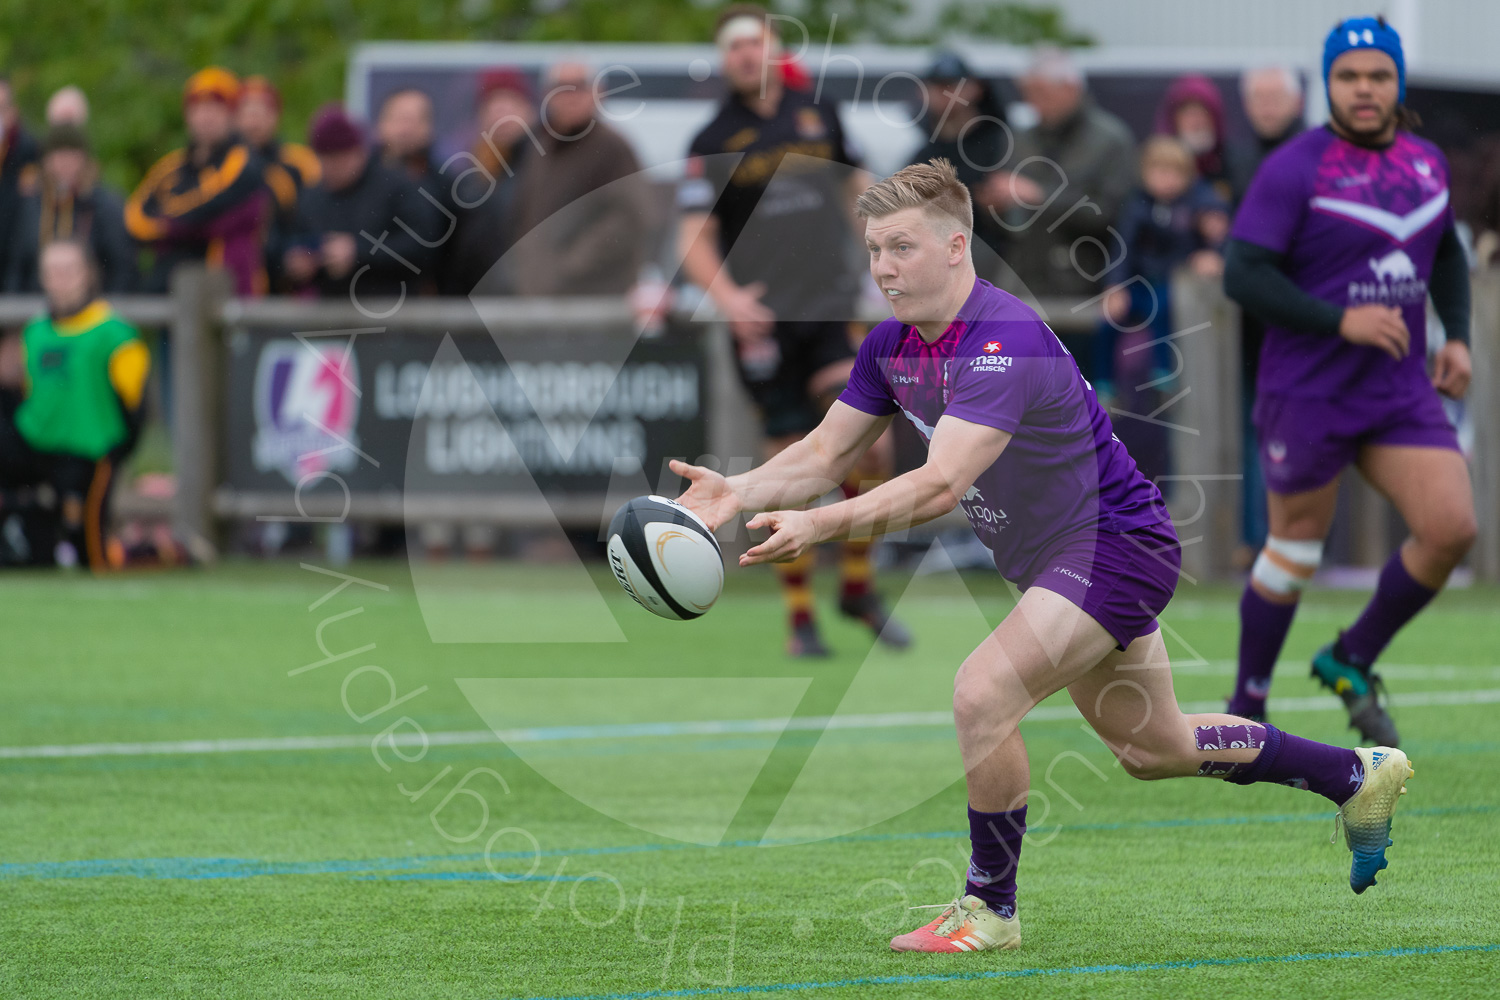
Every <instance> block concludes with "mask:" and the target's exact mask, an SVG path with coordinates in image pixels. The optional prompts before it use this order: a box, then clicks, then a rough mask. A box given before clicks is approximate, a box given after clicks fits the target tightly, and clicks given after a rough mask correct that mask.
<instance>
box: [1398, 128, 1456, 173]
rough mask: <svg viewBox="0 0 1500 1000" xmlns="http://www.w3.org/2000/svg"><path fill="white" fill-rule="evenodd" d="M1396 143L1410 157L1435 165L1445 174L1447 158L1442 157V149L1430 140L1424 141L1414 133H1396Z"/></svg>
mask: <svg viewBox="0 0 1500 1000" xmlns="http://www.w3.org/2000/svg"><path fill="white" fill-rule="evenodd" d="M1396 141H1397V142H1398V143H1399V144H1401V146H1402V147H1403V150H1404V151H1407V152H1409V153H1410V154H1411V155H1412V156H1414V157H1417V158H1420V159H1424V160H1427V161H1430V162H1432V163H1437V164H1439V165H1441V166H1442V168H1443V170H1444V171H1445V172H1446V171H1447V169H1448V157H1446V156H1444V155H1443V151H1442V149H1441V148H1439V147H1438V145H1437V143H1435V142H1433V141H1432V140H1431V139H1424V138H1423V137H1422V136H1420V135H1417V134H1416V133H1415V132H1406V131H1402V132H1398V133H1396Z"/></svg>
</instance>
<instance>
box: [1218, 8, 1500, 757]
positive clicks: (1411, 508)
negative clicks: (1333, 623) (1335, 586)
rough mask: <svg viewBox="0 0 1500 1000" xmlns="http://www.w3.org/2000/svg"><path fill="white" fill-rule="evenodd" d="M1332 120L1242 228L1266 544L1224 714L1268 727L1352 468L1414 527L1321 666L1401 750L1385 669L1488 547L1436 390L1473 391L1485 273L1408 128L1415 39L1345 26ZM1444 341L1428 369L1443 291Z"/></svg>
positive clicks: (1289, 160) (1237, 259)
mask: <svg viewBox="0 0 1500 1000" xmlns="http://www.w3.org/2000/svg"><path fill="white" fill-rule="evenodd" d="M1323 74H1324V77H1325V81H1326V85H1327V88H1328V105H1329V112H1330V115H1331V119H1332V120H1331V121H1330V122H1329V123H1328V125H1327V126H1326V127H1324V128H1320V129H1313V130H1311V131H1308V132H1304V133H1302V134H1301V135H1300V136H1297V137H1296V138H1295V139H1291V140H1289V141H1288V142H1287V143H1286V144H1285V145H1283V146H1282V147H1280V148H1279V149H1278V150H1277V151H1276V152H1274V153H1272V154H1271V155H1270V156H1269V157H1267V159H1266V161H1265V162H1264V163H1263V164H1262V165H1261V167H1260V171H1259V172H1258V173H1257V174H1256V176H1255V179H1254V181H1253V182H1252V183H1251V185H1250V189H1249V191H1248V192H1247V193H1246V195H1245V200H1244V202H1243V203H1242V204H1241V206H1240V210H1239V215H1238V216H1237V217H1236V220H1235V224H1234V229H1233V231H1232V233H1231V241H1230V244H1229V249H1228V255H1227V262H1226V269H1225V274H1224V286H1225V290H1226V291H1227V292H1228V294H1229V295H1230V296H1231V297H1233V298H1234V299H1236V300H1238V301H1239V302H1240V304H1241V305H1242V306H1244V308H1245V309H1247V310H1249V311H1250V312H1252V313H1254V314H1256V315H1257V316H1259V317H1260V318H1261V319H1262V320H1264V321H1265V323H1266V337H1265V343H1264V346H1263V348H1262V350H1261V362H1260V374H1259V377H1258V379H1257V385H1256V401H1255V408H1254V411H1253V417H1254V421H1255V427H1256V431H1257V433H1258V436H1259V440H1260V462H1261V468H1262V469H1263V470H1264V471H1265V478H1266V487H1267V491H1268V500H1269V503H1268V506H1269V511H1270V522H1271V523H1270V535H1269V537H1268V538H1267V539H1266V545H1265V548H1264V549H1263V550H1262V551H1261V553H1260V556H1259V557H1258V558H1257V559H1256V561H1255V565H1254V567H1253V568H1252V570H1251V573H1250V582H1249V584H1248V585H1247V586H1246V588H1245V594H1244V597H1243V598H1242V600H1241V602H1240V650H1239V678H1238V680H1237V682H1236V684H1235V691H1234V694H1233V696H1232V697H1231V698H1230V700H1229V706H1228V711H1230V712H1231V713H1234V714H1236V715H1243V716H1246V717H1248V718H1253V719H1264V718H1265V717H1266V701H1265V699H1266V694H1267V692H1268V691H1269V689H1270V684H1271V671H1272V668H1273V667H1274V666H1275V665H1276V658H1277V656H1278V655H1279V654H1280V653H1281V647H1282V643H1283V642H1284V641H1285V639H1286V634H1287V631H1288V629H1290V628H1291V624H1292V616H1293V614H1295V612H1296V609H1297V598H1298V597H1299V595H1300V593H1301V590H1302V588H1303V586H1305V585H1306V583H1307V581H1308V580H1309V579H1310V578H1311V577H1312V575H1313V573H1314V572H1315V571H1316V570H1317V568H1318V564H1319V562H1320V561H1321V559H1322V555H1323V540H1324V539H1325V538H1326V537H1327V535H1328V530H1329V527H1330V526H1331V524H1332V521H1333V515H1334V506H1335V503H1336V501H1337V498H1338V482H1337V477H1338V475H1339V473H1340V472H1341V471H1343V469H1344V468H1345V467H1346V466H1348V465H1350V464H1353V465H1355V466H1356V467H1357V468H1358V469H1359V471H1360V472H1361V473H1362V474H1363V475H1364V477H1365V479H1367V480H1368V481H1369V482H1370V484H1371V485H1373V486H1374V487H1375V488H1376V489H1377V490H1379V491H1380V492H1381V493H1383V494H1384V495H1385V496H1386V497H1387V498H1389V499H1390V501H1391V502H1392V503H1393V504H1395V506H1396V509H1397V510H1399V511H1400V512H1401V516H1402V517H1403V518H1405V519H1406V524H1407V527H1408V529H1409V530H1410V532H1411V537H1410V538H1408V539H1407V540H1406V542H1405V543H1404V544H1402V546H1401V547H1400V549H1399V550H1398V551H1397V552H1396V553H1395V554H1394V555H1392V556H1391V558H1390V561H1389V562H1387V563H1386V564H1385V568H1384V569H1382V570H1381V573H1380V579H1379V583H1378V584H1377V585H1376V590H1375V595H1374V597H1372V598H1371V600H1370V603H1369V604H1368V605H1367V606H1366V607H1365V610H1364V612H1363V613H1362V614H1361V615H1360V616H1359V618H1358V619H1357V620H1356V621H1355V622H1354V624H1353V625H1351V626H1350V627H1349V628H1348V629H1347V630H1345V631H1343V632H1342V633H1340V634H1339V636H1338V638H1337V639H1336V640H1335V641H1334V642H1332V643H1330V644H1328V645H1327V646H1325V647H1324V648H1323V649H1322V650H1320V651H1319V652H1318V654H1317V655H1316V656H1315V657H1314V658H1313V661H1312V673H1313V676H1314V677H1316V678H1317V679H1318V680H1319V681H1320V682H1322V684H1323V685H1324V686H1326V687H1328V688H1329V689H1331V690H1333V691H1334V692H1335V693H1337V694H1338V695H1340V696H1341V697H1342V698H1343V700H1344V703H1345V705H1346V706H1347V708H1348V710H1349V720H1350V725H1351V726H1355V727H1357V728H1358V729H1359V731H1360V734H1361V736H1362V737H1363V738H1364V739H1365V740H1367V741H1369V742H1372V743H1380V744H1384V745H1387V746H1395V745H1396V744H1397V741H1398V736H1397V733H1396V727H1395V725H1394V723H1393V722H1392V721H1391V718H1390V716H1389V715H1388V714H1387V713H1386V711H1385V709H1384V708H1383V707H1382V706H1381V704H1380V701H1379V698H1378V692H1379V690H1380V683H1379V676H1378V675H1377V674H1375V673H1374V672H1373V671H1372V670H1371V667H1372V666H1373V664H1374V663H1375V659H1376V657H1378V656H1379V655H1380V653H1381V651H1382V650H1384V649H1385V647H1386V645H1387V644H1388V643H1389V642H1390V641H1391V638H1392V637H1393V636H1394V635H1395V634H1396V632H1397V631H1398V630H1399V629H1400V628H1401V627H1402V626H1403V625H1405V624H1406V623H1407V622H1408V621H1410V620H1411V619H1412V617H1413V616H1415V615H1416V614H1417V612H1419V611H1421V610H1422V608H1423V607H1425V606H1426V604H1427V602H1428V601H1430V600H1432V598H1433V596H1434V595H1435V594H1436V593H1437V592H1438V590H1440V589H1441V588H1442V586H1443V584H1444V583H1446V582H1447V580H1448V574H1449V573H1450V572H1452V570H1453V568H1454V567H1455V566H1457V565H1458V563H1459V561H1460V560H1461V559H1463V557H1464V554H1465V553H1466V552H1467V551H1468V550H1469V546H1470V545H1471V544H1472V543H1473V540H1474V534H1475V530H1476V529H1475V520H1474V497H1473V492H1472V489H1471V488H1470V485H1469V471H1468V467H1467V466H1466V464H1465V462H1464V457H1463V454H1462V453H1461V452H1460V451H1459V446H1458V437H1457V435H1456V434H1455V433H1454V430H1453V427H1452V426H1451V425H1450V424H1449V422H1448V418H1447V415H1446V414H1445V413H1444V412H1443V406H1442V403H1441V401H1440V400H1439V398H1438V394H1439V393H1442V394H1443V395H1446V396H1449V397H1452V398H1455V399H1457V398H1461V397H1462V396H1463V394H1464V392H1465V390H1466V389H1467V388H1468V385H1469V374H1470V362H1469V348H1468V339H1469V270H1468V263H1467V260H1466V258H1465V255H1464V250H1463V246H1462V244H1461V243H1460V241H1459V238H1458V235H1457V233H1456V232H1455V230H1454V222H1453V211H1452V209H1451V208H1450V207H1449V204H1448V164H1447V161H1446V160H1445V159H1444V158H1443V154H1442V153H1441V152H1439V151H1438V149H1437V147H1436V146H1434V145H1432V144H1431V143H1430V142H1427V141H1425V140H1423V139H1419V138H1417V137H1416V136H1414V135H1412V134H1411V133H1410V132H1409V131H1407V130H1405V129H1404V128H1403V127H1402V125H1403V124H1404V122H1405V121H1406V120H1407V119H1408V117H1409V115H1408V113H1407V112H1406V111H1405V109H1404V107H1403V105H1402V102H1403V101H1404V99H1405V94H1406V75H1405V66H1404V62H1403V60H1402V55H1401V39H1400V38H1399V37H1397V35H1396V32H1395V31H1394V30H1392V29H1391V27H1390V26H1389V25H1387V24H1386V23H1385V21H1384V20H1382V19H1380V18H1369V17H1366V18H1356V19H1353V20H1349V21H1344V22H1342V23H1341V24H1339V25H1338V26H1336V27H1335V28H1334V29H1333V31H1332V32H1331V33H1330V34H1329V36H1328V39H1327V41H1326V42H1325V44H1324V48H1323ZM1429 293H1430V294H1431V296H1432V301H1433V305H1434V307H1435V308H1436V310H1437V313H1438V316H1439V318H1440V319H1441V320H1442V321H1443V328H1444V331H1445V332H1446V334H1447V342H1446V343H1444V344H1443V345H1442V347H1441V348H1440V349H1439V350H1438V351H1437V357H1436V363H1435V365H1434V368H1433V371H1432V373H1431V374H1430V375H1429V373H1428V369H1427V330H1426V315H1427V312H1426V310H1427V297H1428V295H1429Z"/></svg>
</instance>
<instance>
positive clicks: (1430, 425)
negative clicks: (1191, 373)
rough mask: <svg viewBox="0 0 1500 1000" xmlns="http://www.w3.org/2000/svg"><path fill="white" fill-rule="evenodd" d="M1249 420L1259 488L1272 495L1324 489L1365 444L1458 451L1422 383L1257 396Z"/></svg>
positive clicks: (1436, 401) (1449, 426)
mask: <svg viewBox="0 0 1500 1000" xmlns="http://www.w3.org/2000/svg"><path fill="white" fill-rule="evenodd" d="M1251 419H1252V420H1253V421H1254V422H1255V432H1256V436H1257V437H1259V439H1260V467H1261V470H1262V471H1263V472H1264V473H1265V477H1266V488H1267V489H1269V490H1270V491H1271V492H1273V493H1306V492H1308V491H1309V490H1315V489H1317V488H1318V487H1320V486H1325V485H1327V484H1328V483H1330V482H1332V481H1333V479H1334V477H1336V476H1337V475H1338V474H1339V473H1340V472H1342V471H1343V470H1344V467H1345V466H1347V465H1351V464H1353V462H1354V460H1355V459H1356V458H1358V457H1359V450H1360V449H1361V448H1363V447H1364V446H1365V445H1371V444H1375V445H1381V444H1383V445H1409V446H1414V447H1418V448H1449V449H1451V450H1453V451H1459V450H1460V449H1459V446H1458V434H1457V433H1456V432H1455V431H1454V430H1453V425H1452V424H1450V423H1449V422H1448V415H1447V414H1446V413H1445V412H1443V404H1442V401H1441V400H1439V399H1438V394H1437V393H1436V392H1435V391H1434V390H1433V389H1432V387H1431V386H1429V385H1427V384H1426V383H1425V382H1424V383H1422V384H1421V385H1420V386H1414V387H1413V388H1412V389H1411V390H1410V391H1406V392H1401V393H1399V394H1387V395H1375V394H1371V395H1370V396H1367V397H1359V396H1351V395H1347V394H1344V395H1341V396H1340V397H1339V398H1338V399H1299V398H1295V397H1291V396H1261V397H1260V398H1258V399H1257V400H1256V401H1255V408H1254V410H1252V411H1251Z"/></svg>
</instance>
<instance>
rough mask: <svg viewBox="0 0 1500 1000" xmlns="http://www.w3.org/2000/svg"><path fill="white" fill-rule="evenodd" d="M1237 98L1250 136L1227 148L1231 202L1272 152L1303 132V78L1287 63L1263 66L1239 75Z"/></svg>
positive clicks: (1241, 193) (1241, 194)
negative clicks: (1248, 126) (1247, 120)
mask: <svg viewBox="0 0 1500 1000" xmlns="http://www.w3.org/2000/svg"><path fill="white" fill-rule="evenodd" d="M1240 100H1241V101H1242V102H1243V103H1244V105H1245V117H1246V118H1248V119H1250V131H1251V132H1252V133H1253V135H1252V137H1251V138H1250V139H1249V140H1248V141H1245V142H1239V143H1235V144H1233V145H1231V146H1230V147H1229V179H1230V181H1231V182H1232V184H1233V187H1234V203H1235V204H1236V205H1238V204H1239V201H1240V199H1241V198H1243V197H1244V196H1245V192H1246V191H1247V190H1248V189H1249V187H1250V180H1251V178H1253V177H1254V176H1255V171H1256V170H1258V169H1260V163H1261V161H1262V160H1264V159H1265V158H1266V157H1267V156H1268V155H1270V153H1271V151H1272V150H1274V149H1275V148H1276V147H1277V146H1280V145H1281V144H1282V143H1283V142H1286V141H1287V140H1288V139H1290V138H1291V137H1292V136H1294V135H1296V134H1297V133H1298V132H1301V131H1302V112H1303V105H1302V79H1301V78H1300V77H1299V76H1298V75H1297V73H1296V71H1295V70H1293V69H1290V68H1288V67H1286V66H1262V67H1260V68H1258V69H1252V70H1246V71H1245V74H1244V75H1243V76H1241V77H1240Z"/></svg>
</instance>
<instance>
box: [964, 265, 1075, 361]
mask: <svg viewBox="0 0 1500 1000" xmlns="http://www.w3.org/2000/svg"><path fill="white" fill-rule="evenodd" d="M959 315H960V316H961V317H962V318H963V320H964V323H965V330H964V333H963V335H962V336H961V337H960V338H959V345H958V353H959V354H961V355H963V354H968V353H974V352H976V351H977V352H982V353H987V354H994V353H998V352H1000V351H1002V350H1003V351H1004V352H1005V353H1006V354H1010V355H1023V356H1026V357H1036V356H1039V355H1050V354H1052V353H1054V351H1053V346H1054V345H1055V344H1056V343H1057V338H1056V337H1054V336H1053V335H1052V329H1051V327H1049V326H1048V325H1047V321H1046V320H1044V319H1043V318H1042V317H1041V315H1040V314H1039V313H1037V311H1036V310H1035V309H1033V308H1032V307H1031V306H1029V305H1027V304H1026V303H1025V302H1023V301H1022V300H1021V299H1019V298H1017V297H1016V296H1014V295H1012V294H1011V293H1010V292H1007V291H1005V290H1004V289H1001V288H996V287H995V286H994V285H992V284H990V283H989V282H988V281H985V280H984V279H983V278H980V279H977V280H976V281H975V285H974V291H973V292H972V293H971V294H970V296H969V299H968V301H966V302H965V303H964V308H963V309H962V310H961V311H960V313H959ZM996 342H998V345H999V346H992V345H993V344H995V343H996Z"/></svg>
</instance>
